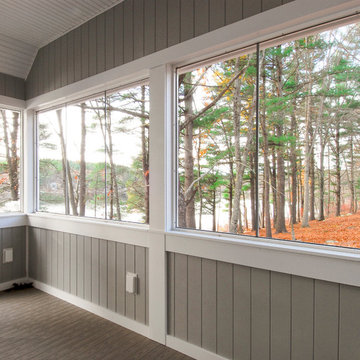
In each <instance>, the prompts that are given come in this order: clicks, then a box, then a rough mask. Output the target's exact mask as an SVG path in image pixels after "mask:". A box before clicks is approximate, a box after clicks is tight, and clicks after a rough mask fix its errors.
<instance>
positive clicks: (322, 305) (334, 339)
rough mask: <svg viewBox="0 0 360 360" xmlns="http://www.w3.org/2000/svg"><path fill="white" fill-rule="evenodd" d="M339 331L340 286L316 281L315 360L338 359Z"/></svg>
mask: <svg viewBox="0 0 360 360" xmlns="http://www.w3.org/2000/svg"><path fill="white" fill-rule="evenodd" d="M338 329H339V285H338V284H335V283H330V282H326V281H320V280H315V318H314V360H322V359H326V360H337V359H338V345H339V343H338V340H339V331H338ZM359 340H360V339H359ZM359 355H360V353H359Z"/></svg>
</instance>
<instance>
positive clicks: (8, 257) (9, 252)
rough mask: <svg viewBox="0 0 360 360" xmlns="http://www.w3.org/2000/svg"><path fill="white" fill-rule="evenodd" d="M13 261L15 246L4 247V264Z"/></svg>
mask: <svg viewBox="0 0 360 360" xmlns="http://www.w3.org/2000/svg"><path fill="white" fill-rule="evenodd" d="M11 262H13V248H7V249H3V264H6V263H11Z"/></svg>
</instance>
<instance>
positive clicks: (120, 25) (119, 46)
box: [114, 3, 124, 66]
mask: <svg viewBox="0 0 360 360" xmlns="http://www.w3.org/2000/svg"><path fill="white" fill-rule="evenodd" d="M123 63H124V4H123V3H120V4H118V5H116V6H115V7H114V66H119V65H121V64H123Z"/></svg>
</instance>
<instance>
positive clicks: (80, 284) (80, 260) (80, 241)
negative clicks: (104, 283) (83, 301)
mask: <svg viewBox="0 0 360 360" xmlns="http://www.w3.org/2000/svg"><path fill="white" fill-rule="evenodd" d="M76 253H77V281H76V284H77V286H76V295H77V296H80V297H81V298H84V297H85V295H84V294H85V289H84V283H85V281H84V279H85V272H84V269H85V261H84V253H85V249H84V236H81V235H77V249H76Z"/></svg>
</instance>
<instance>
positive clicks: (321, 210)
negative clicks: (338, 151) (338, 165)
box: [319, 130, 325, 221]
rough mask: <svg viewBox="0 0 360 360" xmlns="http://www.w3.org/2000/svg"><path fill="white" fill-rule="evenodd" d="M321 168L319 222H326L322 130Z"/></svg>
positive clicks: (321, 140)
mask: <svg viewBox="0 0 360 360" xmlns="http://www.w3.org/2000/svg"><path fill="white" fill-rule="evenodd" d="M320 144H321V146H320V168H319V193H320V194H319V195H320V199H319V200H320V201H319V221H323V220H325V214H324V207H325V202H324V197H325V174H324V157H325V154H324V152H325V144H324V141H323V139H322V131H321V130H320Z"/></svg>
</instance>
